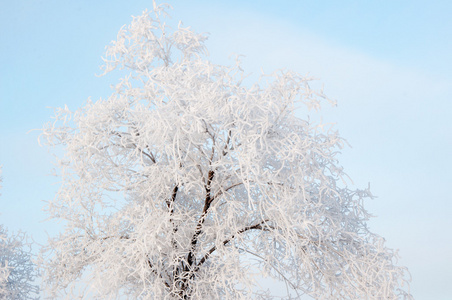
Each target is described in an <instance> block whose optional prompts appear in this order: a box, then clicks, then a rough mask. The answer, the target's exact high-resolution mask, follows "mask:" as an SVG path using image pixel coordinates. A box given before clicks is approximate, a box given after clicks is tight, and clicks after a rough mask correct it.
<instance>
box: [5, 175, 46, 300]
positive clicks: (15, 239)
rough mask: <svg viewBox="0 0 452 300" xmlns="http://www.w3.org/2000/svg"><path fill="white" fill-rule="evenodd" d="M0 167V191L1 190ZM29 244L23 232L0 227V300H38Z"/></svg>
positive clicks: (35, 273)
mask: <svg viewBox="0 0 452 300" xmlns="http://www.w3.org/2000/svg"><path fill="white" fill-rule="evenodd" d="M1 172H2V168H1V166H0V189H1V183H2V178H1ZM31 257H32V255H31V244H30V243H28V242H27V237H26V235H25V234H24V233H23V232H19V233H16V234H9V233H8V230H7V229H6V228H5V227H4V226H3V225H0V299H11V300H13V299H14V300H15V299H17V300H22V299H38V298H39V287H38V286H37V285H35V284H34V281H35V279H36V276H37V269H36V267H35V265H34V264H33V262H32V260H31Z"/></svg>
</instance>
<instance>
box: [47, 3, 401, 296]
mask: <svg viewBox="0 0 452 300" xmlns="http://www.w3.org/2000/svg"><path fill="white" fill-rule="evenodd" d="M165 13H166V8H165V6H164V5H156V4H155V5H154V9H153V10H152V11H150V12H147V11H145V12H144V13H143V14H142V15H141V16H138V17H134V18H133V21H132V23H131V24H130V25H129V26H126V27H123V28H122V29H121V30H120V31H119V33H118V36H117V39H116V41H114V42H112V44H111V45H110V46H108V47H107V51H106V56H105V58H104V61H105V65H104V71H105V73H108V72H111V71H113V70H116V69H119V70H122V71H121V72H123V73H125V74H126V75H125V76H124V77H123V78H122V79H121V80H120V82H119V83H118V84H117V85H116V86H115V87H114V91H113V94H112V95H111V96H110V97H108V98H107V99H100V100H98V101H96V102H92V101H88V102H87V103H86V104H85V105H84V106H83V107H82V108H80V109H78V110H76V111H70V110H69V109H68V108H67V107H65V108H60V109H56V111H55V112H56V114H55V120H54V121H53V122H50V123H48V124H47V125H46V126H45V127H44V129H43V132H42V136H41V140H42V141H45V142H46V143H48V144H50V145H62V146H63V147H64V151H65V152H64V153H65V154H64V156H63V157H61V158H60V159H59V161H58V162H59V165H60V170H61V174H60V175H61V179H62V181H61V188H60V190H59V192H58V193H57V195H56V197H55V199H54V200H52V201H49V203H48V205H47V210H48V213H49V214H50V216H51V217H52V218H56V219H59V220H62V221H63V223H64V224H65V230H64V232H62V233H61V234H60V235H59V236H57V237H55V238H53V239H51V240H50V241H49V244H48V246H47V247H46V248H45V249H44V250H43V252H42V254H41V262H40V263H41V266H42V267H43V272H44V274H43V275H44V281H45V283H46V284H47V290H48V292H49V293H50V295H51V296H54V297H59V296H61V295H75V294H77V293H78V294H81V293H88V294H90V295H93V296H94V297H96V296H97V297H100V296H102V297H106V296H110V297H117V296H127V297H130V298H133V299H141V298H153V299H154V298H155V299H249V298H253V297H254V298H262V299H263V298H271V297H272V295H271V293H270V292H269V291H266V290H260V289H259V287H258V282H257V279H256V276H255V275H256V274H255V273H256V270H258V272H259V274H260V276H264V277H271V278H274V279H275V280H278V281H282V282H283V283H285V285H286V287H287V293H288V295H292V296H300V295H302V294H307V295H311V296H313V297H315V298H320V299H323V298H328V299H339V298H340V299H358V298H369V299H382V298H385V299H393V298H397V297H409V295H408V294H407V293H406V292H405V291H403V290H402V289H400V288H401V286H402V285H403V284H405V283H406V279H405V278H406V275H407V271H406V269H405V268H403V267H399V266H397V265H396V264H395V263H396V258H397V255H396V252H394V251H393V250H391V249H388V248H386V247H385V245H384V240H383V238H381V237H380V236H378V235H376V234H374V233H372V232H370V231H369V229H368V227H367V226H366V221H367V220H368V218H369V215H368V213H367V212H366V210H365V209H364V207H363V201H364V200H365V199H366V198H370V197H372V196H371V194H370V191H369V190H368V189H364V190H352V189H349V187H347V184H346V178H347V177H346V175H345V173H344V172H343V169H342V167H341V166H340V165H339V163H338V161H337V154H338V153H339V150H340V149H341V148H342V147H343V145H344V140H343V139H342V138H341V137H340V136H339V135H338V133H337V132H336V131H334V130H332V129H324V127H323V125H322V124H313V123H312V122H310V121H309V120H303V119H300V118H299V117H297V115H296V113H295V111H296V109H299V110H303V111H307V110H308V109H318V108H319V107H320V103H321V102H322V101H328V99H327V98H326V97H325V96H324V95H323V92H322V91H318V90H314V89H311V87H310V82H311V79H310V78H307V77H304V76H301V75H299V74H297V73H295V72H290V71H277V72H275V73H273V74H267V75H263V76H262V77H261V78H260V79H259V81H257V82H255V83H252V84H250V83H248V82H246V83H244V82H245V81H244V79H245V77H246V73H245V72H244V71H243V69H242V67H241V64H240V60H239V59H237V60H236V61H235V62H234V63H233V64H232V65H231V66H222V65H217V64H214V63H212V62H210V61H209V60H207V58H206V48H205V40H206V36H205V35H202V34H197V33H195V32H193V31H192V30H191V29H190V28H189V27H184V26H183V25H182V24H181V23H179V25H178V26H177V27H176V28H170V27H169V26H168V25H166V23H165V21H164V18H165ZM80 283H83V284H82V285H80ZM81 286H82V287H81ZM288 295H287V296H288Z"/></svg>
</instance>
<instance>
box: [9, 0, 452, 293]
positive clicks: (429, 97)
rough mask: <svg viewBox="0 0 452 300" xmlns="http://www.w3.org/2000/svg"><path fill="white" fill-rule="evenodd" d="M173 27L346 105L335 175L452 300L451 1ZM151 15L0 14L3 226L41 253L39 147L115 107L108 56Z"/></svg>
mask: <svg viewBox="0 0 452 300" xmlns="http://www.w3.org/2000/svg"><path fill="white" fill-rule="evenodd" d="M170 3H171V4H172V5H173V7H174V11H172V13H171V14H172V16H173V20H174V22H175V23H176V22H177V21H178V20H179V19H181V20H182V21H183V22H184V24H185V25H188V26H192V27H193V28H194V29H195V30H196V31H199V32H209V33H210V38H209V41H208V43H207V46H208V48H209V52H210V58H211V60H213V61H214V62H216V63H228V56H229V55H230V54H232V53H238V54H243V55H245V56H246V57H245V58H244V60H243V62H244V66H245V68H246V70H247V71H248V72H253V73H255V74H258V73H259V72H260V68H261V67H262V68H263V69H264V71H266V72H271V71H273V70H276V69H279V68H286V69H292V70H295V71H297V72H299V73H302V74H306V73H309V74H311V75H312V76H314V77H316V78H319V81H318V83H319V84H322V83H323V84H324V85H325V92H326V94H327V95H328V96H329V97H331V98H333V99H336V100H337V101H338V106H337V107H335V108H332V107H329V106H328V105H325V106H324V110H323V111H322V112H321V113H318V114H315V117H318V118H320V117H322V118H323V120H324V121H325V122H333V123H336V125H335V126H336V128H337V129H338V130H339V132H340V133H341V134H342V136H343V137H345V138H346V139H347V140H348V142H349V143H350V144H351V145H352V148H346V149H344V151H343V154H342V156H341V157H340V161H341V163H342V165H343V166H344V167H345V170H346V171H347V173H348V174H349V175H350V176H351V178H352V179H353V181H354V183H355V184H356V186H357V187H365V186H367V184H368V182H370V185H371V188H372V192H373V193H374V194H375V195H377V196H378V198H377V199H375V200H372V201H369V203H368V205H367V207H368V209H369V211H370V212H371V213H373V214H374V215H377V218H375V219H373V220H372V221H371V222H370V226H371V229H373V230H374V231H375V232H377V233H379V234H381V235H382V236H384V237H386V239H387V243H388V245H389V246H390V247H393V248H398V249H400V252H399V253H400V255H401V256H402V259H401V261H400V263H401V264H403V265H406V266H408V267H409V269H410V271H411V273H412V276H413V282H412V293H413V295H414V296H415V298H416V299H447V297H450V286H449V285H450V282H452V275H451V274H452V273H451V272H450V269H451V268H452V254H451V253H452V232H451V228H452V221H451V220H452V218H451V217H450V215H451V213H452V196H451V193H450V190H449V189H450V187H451V180H452V175H451V167H452V159H451V157H450V154H451V153H452V121H451V120H452V116H451V112H452V104H451V103H452V72H451V69H452V55H451V53H452V42H451V40H452V39H451V38H450V32H451V30H452V20H451V18H450V15H451V13H452V4H450V3H451V2H449V1H397V0H395V1H303V0H300V1H221V2H220V1H201V0H193V1H181V0H180V1H170ZM147 7H148V8H151V7H152V1H138V0H137V1H128V2H126V1H103V0H102V1H77V2H76V1H55V0H48V1H38V0H34V1H30V0H22V1H9V2H4V3H2V10H1V11H0V38H1V42H0V164H3V166H4V167H3V178H4V183H3V186H4V187H3V190H2V191H1V193H2V196H1V197H0V207H1V208H0V212H1V215H0V223H2V224H5V225H6V226H7V227H9V228H10V230H18V229H22V230H24V231H27V232H28V233H30V234H32V235H33V237H34V238H35V239H36V240H37V241H38V242H45V233H44V232H45V231H48V232H49V233H55V232H56V231H57V230H58V225H56V224H54V223H46V222H41V221H42V220H44V219H45V217H46V215H45V213H43V212H42V210H41V209H42V206H43V202H42V200H46V199H51V198H52V197H53V195H54V193H55V191H56V189H57V188H58V184H57V179H55V178H53V177H50V176H47V175H48V174H50V173H51V171H52V168H53V165H52V161H53V159H52V155H51V154H49V153H48V151H47V149H46V148H41V147H39V145H38V143H37V137H38V135H39V132H38V131H32V132H30V133H28V134H27V132H28V131H30V130H31V129H38V128H41V127H42V125H43V123H45V122H48V121H50V120H51V119H50V117H51V116H52V110H51V109H49V108H48V107H59V106H64V105H65V104H67V105H68V106H69V108H71V109H76V108H78V107H80V106H81V105H83V103H84V102H85V101H86V99H87V98H88V97H92V99H93V100H96V99H98V98H100V97H107V96H108V95H109V94H110V89H109V85H110V84H114V83H115V78H114V77H113V76H105V77H101V78H99V77H96V76H95V74H99V73H101V72H100V70H99V66H100V65H101V63H102V61H101V56H102V55H103V51H104V47H105V45H107V44H108V43H109V42H110V41H111V40H113V39H114V38H115V37H116V33H117V31H118V30H119V28H120V27H121V26H122V25H124V24H126V23H129V22H130V21H131V15H138V14H140V13H141V12H142V10H143V9H145V8H147Z"/></svg>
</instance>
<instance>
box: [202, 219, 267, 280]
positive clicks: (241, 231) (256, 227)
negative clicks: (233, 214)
mask: <svg viewBox="0 0 452 300" xmlns="http://www.w3.org/2000/svg"><path fill="white" fill-rule="evenodd" d="M268 221H269V220H268V219H266V220H263V221H261V222H259V223H257V224H254V225H250V226H246V227H244V228H242V229H240V230H239V231H237V232H236V233H235V234H233V235H232V236H231V237H230V238H228V239H225V240H224V241H223V245H227V244H228V243H229V242H230V241H232V240H233V239H234V238H235V237H236V236H237V235H239V234H242V233H244V232H247V231H249V230H253V229H258V230H268V226H262V224H264V223H267V222H268ZM216 249H217V247H216V246H213V247H212V248H210V250H209V251H207V253H206V254H205V255H204V256H203V257H202V258H201V260H200V261H199V263H198V264H197V268H196V270H195V271H197V270H198V269H199V267H200V266H201V265H202V264H203V263H204V262H205V261H206V260H207V259H208V258H209V256H210V255H211V254H212V253H213V252H215V250H216Z"/></svg>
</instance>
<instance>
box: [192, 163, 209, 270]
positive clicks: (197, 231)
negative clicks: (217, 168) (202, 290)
mask: <svg viewBox="0 0 452 300" xmlns="http://www.w3.org/2000/svg"><path fill="white" fill-rule="evenodd" d="M214 175H215V172H214V171H209V173H208V175H207V182H206V185H205V190H206V198H205V201H204V207H203V209H202V213H201V217H200V218H199V220H198V223H197V224H196V229H195V233H194V234H193V237H192V239H191V249H190V252H189V253H188V257H187V262H188V265H189V266H191V265H193V262H194V261H193V259H194V251H195V248H196V244H197V243H198V237H199V235H200V234H201V232H202V225H203V224H204V221H205V219H206V217H207V213H208V212H209V208H210V205H211V204H212V201H213V197H212V195H211V186H210V185H211V183H212V180H213V177H214Z"/></svg>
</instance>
